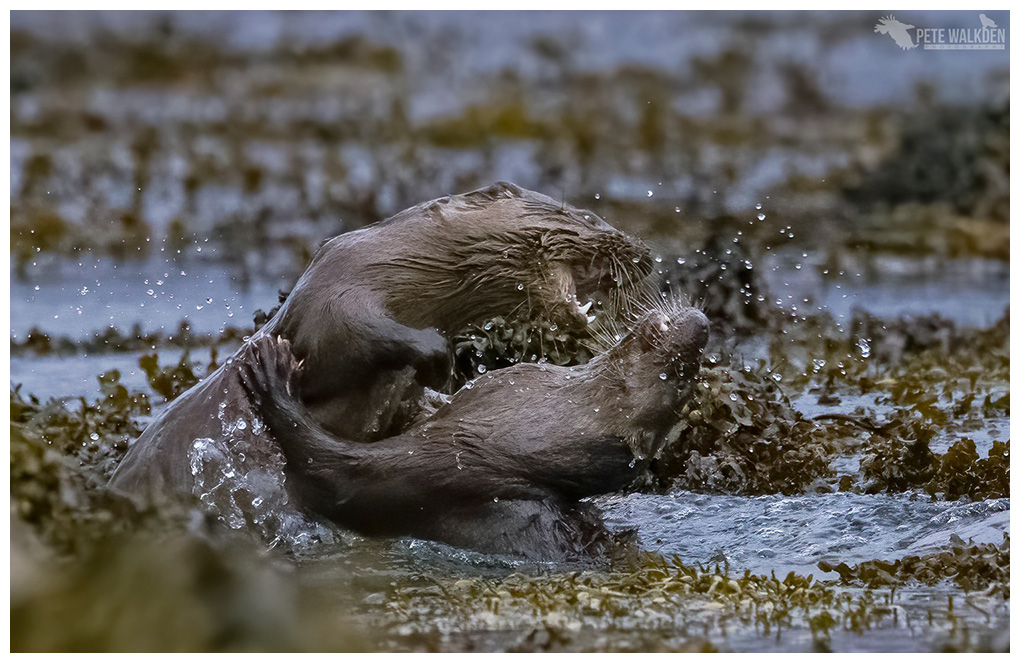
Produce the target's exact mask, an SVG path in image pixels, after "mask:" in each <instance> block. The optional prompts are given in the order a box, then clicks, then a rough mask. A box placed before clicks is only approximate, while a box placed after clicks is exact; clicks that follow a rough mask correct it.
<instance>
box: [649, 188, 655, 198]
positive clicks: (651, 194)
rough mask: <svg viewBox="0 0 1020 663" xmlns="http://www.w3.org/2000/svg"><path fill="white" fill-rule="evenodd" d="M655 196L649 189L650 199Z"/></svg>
mask: <svg viewBox="0 0 1020 663" xmlns="http://www.w3.org/2000/svg"><path fill="white" fill-rule="evenodd" d="M654 195H655V194H653V193H652V191H651V189H649V190H648V197H649V198H651V197H652V196H654Z"/></svg>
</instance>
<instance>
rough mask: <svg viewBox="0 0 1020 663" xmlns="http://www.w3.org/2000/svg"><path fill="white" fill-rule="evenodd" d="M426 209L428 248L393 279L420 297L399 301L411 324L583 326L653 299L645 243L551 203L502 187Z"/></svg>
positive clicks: (394, 302)
mask: <svg viewBox="0 0 1020 663" xmlns="http://www.w3.org/2000/svg"><path fill="white" fill-rule="evenodd" d="M422 211H424V213H425V214H426V215H427V216H428V218H429V224H428V225H427V227H426V229H425V232H423V233H422V235H421V237H420V238H416V239H419V240H420V243H419V246H418V247H416V248H417V249H418V250H417V251H416V252H415V255H413V256H408V258H407V259H406V260H401V261H398V262H397V264H398V265H399V266H402V267H405V268H406V269H404V270H396V271H394V272H393V274H394V277H393V278H396V279H400V280H402V281H404V282H406V285H407V289H409V290H410V291H411V292H414V293H416V296H414V297H401V298H399V299H398V298H392V299H391V300H390V302H389V306H390V308H391V310H392V311H393V313H394V314H395V315H396V316H397V317H398V319H403V320H406V321H407V322H406V323H405V324H414V322H416V321H422V322H424V321H426V320H435V319H437V318H438V319H439V321H440V326H441V327H442V328H443V330H444V331H446V332H448V333H451V334H456V333H458V332H460V331H463V330H465V329H467V328H468V327H470V326H472V325H474V326H480V325H484V324H486V323H487V322H488V321H490V320H492V319H493V318H497V317H498V318H501V319H502V320H503V321H505V322H508V323H510V324H514V323H515V322H518V321H522V320H527V321H532V322H534V321H536V320H542V321H546V322H548V323H550V324H551V325H556V326H559V327H562V328H563V329H564V330H566V329H571V328H573V329H582V328H584V327H586V326H587V325H588V324H589V323H590V322H592V321H593V319H594V318H595V317H597V316H603V317H606V318H617V317H620V316H622V315H625V314H628V313H629V312H630V311H631V310H632V306H633V303H634V302H636V301H638V300H639V299H641V298H642V297H643V294H644V293H646V292H648V287H649V285H648V279H647V277H648V275H649V274H650V273H651V271H652V260H651V257H650V255H649V251H648V248H647V247H646V246H645V245H644V244H643V243H642V242H641V241H640V240H637V239H634V238H631V237H629V236H627V235H625V234H624V233H622V232H620V231H618V230H616V229H615V228H613V227H612V226H610V225H609V224H608V223H606V222H605V221H603V220H602V219H601V218H599V217H598V216H596V215H595V214H593V213H592V212H588V211H585V210H580V209H577V208H574V207H571V206H569V205H565V204H562V203H560V202H557V201H555V200H553V199H552V198H549V197H548V196H543V195H542V194H539V193H535V192H533V191H528V190H526V189H522V188H520V187H518V186H516V185H513V184H508V183H505V182H498V183H496V184H493V185H491V186H489V187H486V188H484V189H479V190H478V191H473V192H471V193H466V194H463V195H460V196H452V197H448V198H442V199H439V200H437V201H434V202H433V203H430V204H429V205H428V206H426V207H425V208H424V210H422ZM391 291H393V290H391ZM401 291H402V290H401V288H399V287H398V288H397V289H396V292H401ZM432 325H434V323H432ZM432 325H430V326H432Z"/></svg>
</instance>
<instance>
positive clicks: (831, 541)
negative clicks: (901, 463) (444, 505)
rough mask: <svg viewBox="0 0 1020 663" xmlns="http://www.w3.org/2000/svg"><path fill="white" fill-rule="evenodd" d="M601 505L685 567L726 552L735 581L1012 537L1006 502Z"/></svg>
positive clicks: (796, 500) (643, 498)
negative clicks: (954, 542)
mask: <svg viewBox="0 0 1020 663" xmlns="http://www.w3.org/2000/svg"><path fill="white" fill-rule="evenodd" d="M595 503H596V504H597V505H598V506H599V507H600V508H601V509H602V510H603V512H604V517H605V519H606V523H607V525H608V526H609V527H610V528H611V529H613V530H617V531H623V530H627V529H635V530H636V531H637V535H638V540H639V541H640V543H641V545H642V546H643V547H645V548H646V549H648V550H653V551H659V552H662V553H663V554H668V555H672V554H675V555H679V556H680V558H681V559H682V560H683V561H684V562H685V563H693V562H701V563H707V562H710V561H716V560H719V559H721V557H720V553H721V554H722V555H724V556H725V558H726V559H727V560H728V561H729V563H730V567H731V570H732V571H736V572H739V571H740V570H742V569H745V568H746V569H750V570H751V571H752V572H754V573H769V572H770V571H773V570H774V571H775V572H776V573H777V574H780V573H782V574H786V573H788V572H789V571H796V572H797V573H801V574H808V573H814V574H815V575H819V571H818V568H817V563H818V562H819V561H822V560H825V561H828V562H833V563H835V562H840V561H844V562H848V563H855V562H860V561H865V560H870V559H898V558H901V557H903V556H905V555H919V554H924V553H927V552H931V551H933V550H937V549H939V548H942V547H945V546H946V545H948V544H949V538H950V536H951V535H953V534H956V535H957V536H960V537H961V538H963V539H964V540H969V539H973V540H974V542H975V543H985V542H993V543H998V542H1000V541H1001V540H1002V535H1003V533H1004V532H1009V498H1001V499H993V500H985V501H982V502H973V503H965V502H962V501H960V502H944V501H942V502H933V501H931V500H930V499H928V498H927V497H926V496H920V495H914V494H900V495H858V494H854V493H828V494H820V495H798V496H793V497H789V496H783V495H766V496H761V497H738V496H733V495H702V494H697V493H692V492H689V491H679V492H676V493H672V494H669V495H645V494H633V495H613V496H609V497H604V498H599V499H597V500H595Z"/></svg>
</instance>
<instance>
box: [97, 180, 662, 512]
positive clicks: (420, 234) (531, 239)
mask: <svg viewBox="0 0 1020 663" xmlns="http://www.w3.org/2000/svg"><path fill="white" fill-rule="evenodd" d="M651 264H652V262H651V257H650V255H649V252H648V249H647V248H646V247H645V246H644V244H642V243H641V242H640V241H639V240H636V239H634V238H631V237H628V236H627V235H625V234H624V233H622V232H620V231H618V230H616V229H615V228H613V227H612V226H610V225H609V224H607V223H606V222H605V221H603V220H602V219H601V218H599V217H598V216H596V215H595V214H593V213H591V212H588V211H585V210H581V209H577V208H574V207H570V206H567V205H564V204H561V203H558V202H556V201H555V200H553V199H551V198H549V197H547V196H543V195H541V194H538V193H535V192H532V191H528V190H525V189H522V188H520V187H518V186H516V185H513V184H509V183H504V182H499V183H496V184H493V185H491V186H489V187H486V188H483V189H479V190H477V191H473V192H470V193H466V194H462V195H457V196H446V197H443V198H439V199H437V200H433V201H431V202H427V203H424V204H422V205H418V206H416V207H412V208H410V209H407V210H405V211H403V212H400V213H398V214H397V215H395V216H393V217H391V218H389V219H387V220H385V221H381V222H379V223H377V224H374V225H371V226H368V227H365V228H362V229H359V230H355V231H352V232H348V233H345V234H343V235H340V236H338V237H335V238H333V239H331V240H329V241H328V242H326V243H325V244H324V245H323V246H322V247H320V249H319V250H318V252H317V253H316V254H315V256H314V257H313V259H312V261H311V264H310V265H309V266H308V268H307V269H306V270H305V272H304V273H303V274H302V276H301V277H300V279H299V280H298V282H297V284H296V285H295V287H294V289H293V290H292V292H291V293H290V295H289V297H288V298H287V299H286V301H285V302H284V303H283V305H282V306H281V307H280V309H279V310H278V311H277V312H276V314H275V315H274V316H273V318H272V319H271V320H270V321H269V322H268V323H267V324H266V325H264V326H263V327H262V328H261V329H260V330H259V331H258V332H256V333H255V334H254V335H253V336H252V338H251V339H250V340H249V341H248V342H247V343H246V344H245V345H243V346H242V347H241V349H240V350H238V351H237V353H235V355H234V356H233V357H231V358H230V359H228V360H227V361H226V362H225V364H224V365H223V366H221V367H220V368H219V369H218V370H216V371H215V372H214V373H213V374H212V375H210V376H209V377H207V378H205V379H204V380H203V381H202V382H201V383H199V384H198V385H196V386H194V387H193V388H192V389H191V390H189V391H188V392H186V393H185V394H183V395H182V396H180V397H179V398H177V399H176V400H175V401H174V402H173V403H171V404H170V406H169V407H168V408H167V409H166V410H165V411H164V412H163V413H162V414H161V415H160V416H159V417H158V418H157V419H156V420H155V421H154V422H152V423H151V424H150V425H149V426H148V428H147V429H146V430H145V431H144V432H143V433H142V435H141V436H140V437H139V438H138V440H137V441H135V443H134V444H133V445H132V446H131V447H130V449H129V450H128V452H127V454H126V455H125V457H124V459H123V460H122V461H121V463H120V465H119V467H118V468H117V470H116V472H115V474H114V475H113V477H112V478H111V486H112V487H113V488H114V489H115V490H117V491H119V492H121V493H126V494H128V495H131V496H134V497H136V498H138V499H139V500H144V499H146V498H155V497H157V496H160V497H162V496H168V495H173V494H191V493H192V491H193V490H196V489H195V486H194V483H195V481H194V476H193V474H194V472H195V467H194V465H195V463H196V459H195V457H194V453H195V448H196V447H195V444H196V442H197V441H200V440H203V441H210V440H211V441H215V442H218V443H223V444H225V445H226V447H227V450H226V452H225V453H226V454H228V455H231V456H235V457H236V458H235V460H237V461H239V462H241V463H242V465H243V466H244V467H248V468H257V467H259V466H260V464H265V463H266V462H269V461H270V460H271V458H269V456H271V455H272V454H273V453H275V450H274V447H273V445H271V444H267V443H265V440H264V439H263V438H262V437H260V436H258V433H259V431H257V430H253V426H254V425H255V423H256V422H257V420H258V418H257V416H256V415H257V412H256V411H255V410H254V409H253V408H252V404H251V403H250V401H249V399H248V395H247V394H246V393H245V390H244V388H243V387H242V385H241V382H240V374H241V371H242V370H243V368H244V365H245V363H246V362H247V361H248V360H249V357H250V353H249V352H248V351H247V349H248V348H249V347H250V344H251V343H259V342H260V340H261V339H264V338H275V337H277V336H282V337H283V338H285V339H288V340H289V341H290V344H291V348H292V350H293V352H294V354H295V355H296V356H297V357H299V358H301V359H303V360H305V369H304V370H303V371H302V372H301V384H300V388H301V393H302V398H303V404H304V406H305V407H306V408H307V410H308V412H309V413H310V415H311V416H312V417H313V418H314V419H315V420H316V421H317V422H318V423H319V424H320V425H321V426H322V427H323V429H324V430H326V431H328V432H330V433H332V434H333V435H336V436H338V437H341V438H343V439H346V440H351V441H361V442H369V441H372V440H377V439H380V438H383V437H387V436H392V435H394V434H397V433H399V432H401V430H403V429H404V428H406V427H407V426H408V425H409V423H410V421H411V419H412V418H413V417H414V416H415V415H416V414H417V412H418V409H419V405H418V404H419V402H420V401H421V400H422V396H423V393H424V390H425V388H430V389H435V390H442V389H443V388H444V386H445V385H446V383H447V381H448V378H449V376H450V372H451V351H450V347H449V338H450V337H451V336H452V335H455V334H457V333H459V331H460V330H462V329H465V328H467V327H469V326H471V325H479V324H484V322H485V321H486V320H488V319H490V318H492V317H494V316H502V317H503V318H506V319H514V318H515V317H516V318H517V319H522V320H523V319H537V318H542V319H548V320H551V321H553V322H554V323H556V324H558V325H559V326H560V327H562V328H564V329H570V330H574V331H575V332H576V333H579V334H583V333H586V332H585V325H587V324H588V323H589V322H591V318H592V316H593V315H595V314H598V315H601V316H603V317H604V318H605V319H607V320H611V319H615V318H617V317H620V316H625V315H626V312H627V310H628V306H629V304H630V303H631V302H633V301H635V300H637V299H639V297H638V293H639V292H643V291H644V290H643V289H644V287H645V285H644V284H646V283H647V279H646V277H647V276H648V275H649V274H650V273H651ZM593 301H602V302H605V305H604V306H603V307H602V309H601V310H599V311H596V309H598V308H599V307H597V306H596V307H595V308H592V306H593V304H592V302H593ZM267 454H268V456H267ZM238 467H241V466H238ZM196 476H197V475H196Z"/></svg>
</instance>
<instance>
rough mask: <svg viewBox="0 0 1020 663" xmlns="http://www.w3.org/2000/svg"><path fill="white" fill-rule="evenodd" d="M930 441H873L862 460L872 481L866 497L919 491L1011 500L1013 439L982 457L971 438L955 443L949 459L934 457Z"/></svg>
mask: <svg viewBox="0 0 1020 663" xmlns="http://www.w3.org/2000/svg"><path fill="white" fill-rule="evenodd" d="M897 423H899V422H897ZM925 437H928V436H924V437H922V438H920V439H918V438H916V437H915V438H914V439H909V438H905V437H898V436H893V437H884V438H877V439H876V438H873V439H872V440H871V441H870V442H869V449H868V451H867V452H866V453H865V455H864V456H863V457H862V458H861V474H862V476H863V478H864V479H865V481H867V482H868V484H867V487H866V489H865V492H868V493H878V492H903V491H906V490H910V489H914V488H919V489H921V490H924V491H925V492H927V493H928V494H929V495H931V496H932V497H938V496H940V497H942V498H943V499H946V500H950V501H952V500H958V499H960V498H961V497H966V498H968V499H971V500H975V501H977V500H985V499H995V498H999V497H1009V440H1007V441H1005V442H999V441H995V442H993V443H992V446H991V449H989V451H988V456H987V457H985V458H981V457H980V456H979V455H978V452H977V446H976V445H975V443H974V440H972V439H970V438H968V437H964V438H962V439H960V440H957V441H956V442H954V443H953V444H952V446H950V447H949V449H948V450H947V451H946V452H945V453H944V454H935V453H932V451H931V449H930V448H929V446H928V441H927V439H925Z"/></svg>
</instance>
